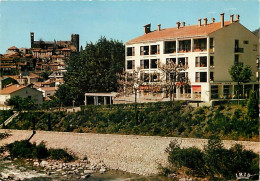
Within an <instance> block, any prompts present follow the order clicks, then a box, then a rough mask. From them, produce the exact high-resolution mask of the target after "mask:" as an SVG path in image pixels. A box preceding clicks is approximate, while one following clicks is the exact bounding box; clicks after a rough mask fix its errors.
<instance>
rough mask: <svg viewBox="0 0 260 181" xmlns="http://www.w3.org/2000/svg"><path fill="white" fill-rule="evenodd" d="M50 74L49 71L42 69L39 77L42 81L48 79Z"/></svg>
mask: <svg viewBox="0 0 260 181" xmlns="http://www.w3.org/2000/svg"><path fill="white" fill-rule="evenodd" d="M51 74H52V72H51V71H44V72H42V73H41V74H40V77H41V79H42V81H45V80H48V79H49V76H50V75H51Z"/></svg>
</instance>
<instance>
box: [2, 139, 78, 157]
mask: <svg viewBox="0 0 260 181" xmlns="http://www.w3.org/2000/svg"><path fill="white" fill-rule="evenodd" d="M6 148H7V149H8V150H9V152H10V155H11V157H12V158H37V159H39V160H41V159H46V158H48V157H49V158H51V159H54V160H64V161H72V160H73V159H74V158H73V156H72V155H70V154H68V153H67V152H66V151H65V150H63V149H50V150H48V149H47V148H46V146H45V144H44V142H41V143H40V144H39V145H36V144H35V143H30V142H29V141H28V140H22V141H15V142H14V143H11V144H8V145H7V146H6Z"/></svg>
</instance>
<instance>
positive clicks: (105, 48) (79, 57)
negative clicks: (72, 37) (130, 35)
mask: <svg viewBox="0 0 260 181" xmlns="http://www.w3.org/2000/svg"><path fill="white" fill-rule="evenodd" d="M124 53H125V48H124V45H123V43H122V42H119V41H117V40H108V39H106V38H105V37H101V38H100V39H99V40H98V41H97V42H96V43H95V44H94V43H92V42H91V43H87V45H86V47H85V50H83V51H81V52H80V53H79V54H72V55H71V56H70V60H69V62H68V68H67V73H66V75H65V77H64V80H65V83H64V85H63V87H60V89H59V90H58V91H57V92H56V94H55V96H56V97H57V98H58V99H60V102H62V103H63V105H66V106H68V105H72V100H75V104H76V105H80V104H83V100H84V94H85V93H86V92H111V91H117V87H118V83H117V76H116V75H117V73H121V72H122V71H123V68H124V59H125V57H124V56H125V55H124Z"/></svg>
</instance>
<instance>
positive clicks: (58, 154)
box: [49, 149, 74, 161]
mask: <svg viewBox="0 0 260 181" xmlns="http://www.w3.org/2000/svg"><path fill="white" fill-rule="evenodd" d="M49 153H50V158H51V159H53V160H64V161H72V160H74V158H73V156H72V155H70V154H69V153H68V152H67V151H65V150H63V149H50V150H49Z"/></svg>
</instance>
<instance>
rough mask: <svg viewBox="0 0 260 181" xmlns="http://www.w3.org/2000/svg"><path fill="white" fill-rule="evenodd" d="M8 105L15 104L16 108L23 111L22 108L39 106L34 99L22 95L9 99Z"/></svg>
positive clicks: (27, 108)
mask: <svg viewBox="0 0 260 181" xmlns="http://www.w3.org/2000/svg"><path fill="white" fill-rule="evenodd" d="M7 105H8V106H13V107H14V109H15V110H18V111H22V110H34V109H36V108H37V106H36V104H35V103H34V101H33V100H32V99H30V98H28V97H26V98H22V97H20V96H14V97H11V98H10V99H9V100H8V101H7Z"/></svg>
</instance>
